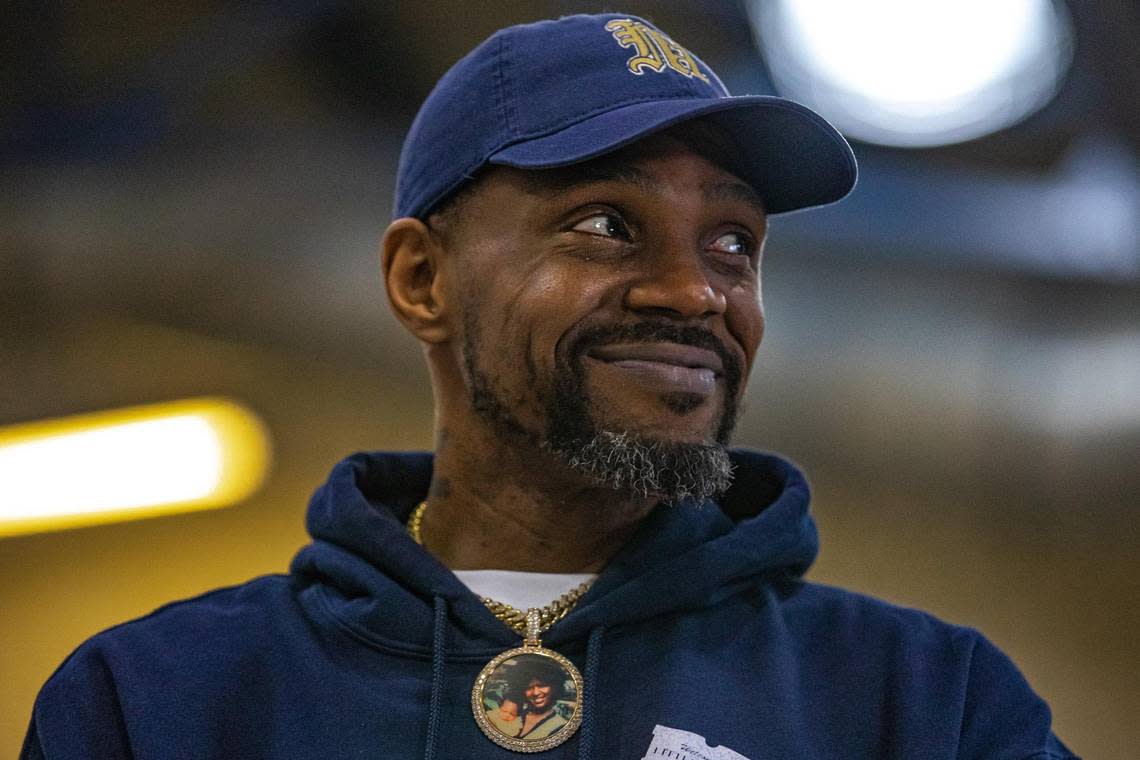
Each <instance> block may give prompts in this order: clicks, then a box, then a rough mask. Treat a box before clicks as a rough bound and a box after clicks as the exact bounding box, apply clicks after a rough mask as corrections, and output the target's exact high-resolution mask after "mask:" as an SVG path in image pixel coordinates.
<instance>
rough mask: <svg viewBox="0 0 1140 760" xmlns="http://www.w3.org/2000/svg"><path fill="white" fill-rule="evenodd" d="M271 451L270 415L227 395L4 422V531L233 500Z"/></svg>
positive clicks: (256, 478)
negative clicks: (265, 420)
mask: <svg viewBox="0 0 1140 760" xmlns="http://www.w3.org/2000/svg"><path fill="white" fill-rule="evenodd" d="M269 458H270V453H269V438H268V435H267V433H266V429H265V426H264V425H263V424H262V423H261V421H260V420H259V419H258V418H257V417H256V416H255V415H254V414H253V413H252V412H251V411H249V410H248V409H246V408H245V407H243V406H241V405H239V404H236V403H234V402H232V401H228V400H225V399H218V398H201V399H191V400H187V401H175V402H171V403H165V404H152V405H148V406H138V407H131V408H129V409H117V410H114V411H108V412H98V413H95V414H84V415H78V416H75V417H65V418H61V419H55V420H45V421H42V422H31V423H27V424H23V425H14V426H11V427H7V428H0V536H5V535H15V534H17V533H37V532H40V531H47V530H59V529H61V528H73V527H77V526H80V525H92V524H96V523H105V522H114V521H118V520H133V519H136V518H140V517H153V516H155V515H164V514H172V513H176V512H190V511H194V510H199V509H211V508H216V507H225V506H229V505H231V504H235V503H237V502H239V501H241V500H242V499H245V498H246V497H248V496H249V495H250V494H252V493H253V492H254V491H255V490H257V488H258V487H259V486H260V485H261V483H262V482H263V481H264V479H265V475H266V472H267V470H268V469H269Z"/></svg>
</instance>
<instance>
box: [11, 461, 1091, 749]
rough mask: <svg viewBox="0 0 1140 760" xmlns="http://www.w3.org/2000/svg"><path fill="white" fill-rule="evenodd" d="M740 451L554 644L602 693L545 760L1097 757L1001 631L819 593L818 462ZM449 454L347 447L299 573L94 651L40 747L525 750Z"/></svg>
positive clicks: (623, 563)
mask: <svg viewBox="0 0 1140 760" xmlns="http://www.w3.org/2000/svg"><path fill="white" fill-rule="evenodd" d="M733 458H734V461H735V464H736V465H737V470H736V473H737V474H736V481H735V483H734V485H733V486H732V488H731V490H730V491H729V492H728V493H727V494H726V495H725V497H724V498H722V499H721V502H720V504H719V505H716V504H711V503H710V504H707V505H705V506H703V507H699V508H698V507H672V508H669V507H658V508H657V509H656V510H655V511H653V512H652V513H651V514H650V516H649V517H648V518H647V519H646V521H645V522H644V524H643V525H642V526H641V528H640V529H639V532H638V533H637V535H636V536H635V537H634V539H633V540H632V541H631V542H630V543H629V545H628V546H626V547H625V548H624V549H623V550H622V551H621V552H620V553H619V554H618V555H617V556H616V557H614V558H613V560H612V561H611V562H610V563H609V565H608V566H607V567H606V569H605V571H604V572H603V573H602V574H601V576H600V577H599V578H598V580H597V582H596V583H595V584H594V586H593V587H592V588H591V589H590V591H589V592H588V593H587V594H586V595H585V596H584V597H583V598H582V600H581V602H580V603H579V604H578V606H577V607H576V608H575V609H574V610H573V611H572V612H571V613H570V614H569V615H568V616H567V617H566V618H565V619H563V620H562V621H560V622H558V623H556V624H555V625H554V626H553V627H552V628H550V630H549V631H547V632H546V634H544V636H543V643H544V645H546V646H547V647H549V648H551V649H554V650H556V651H558V652H561V653H562V654H564V655H565V656H567V657H569V658H570V659H571V660H572V661H573V662H574V663H575V664H576V665H577V666H578V668H579V670H581V671H582V673H583V675H584V677H585V684H586V685H585V690H584V695H583V699H584V706H583V714H584V716H583V720H582V725H581V727H580V729H579V730H578V732H577V733H576V734H575V735H574V736H573V737H572V738H571V739H570V740H568V741H567V742H566V743H564V744H562V745H561V746H559V747H557V748H555V749H552V750H548V751H547V752H545V753H541V755H542V756H545V757H552V758H579V759H580V758H593V760H640V758H643V757H644V758H653V760H656V758H658V757H661V758H685V760H690V759H691V760H702V758H708V759H709V760H715V759H716V758H720V757H730V758H733V759H734V760H736V758H739V757H743V758H747V760H769V759H774V758H780V759H781V760H783V759H786V758H924V759H940V758H946V759H947V760H950V759H951V758H959V759H960V760H967V759H970V758H987V759H989V760H999V759H1000V760H1029V759H1030V758H1032V759H1033V760H1050V759H1052V758H1070V757H1073V755H1072V754H1071V753H1070V752H1069V751H1068V750H1066V749H1065V747H1064V746H1063V745H1062V744H1061V743H1060V742H1059V741H1058V740H1057V738H1056V737H1055V736H1053V734H1052V733H1051V730H1050V715H1049V709H1048V707H1047V706H1046V705H1045V703H1044V702H1043V701H1042V700H1041V699H1040V698H1038V697H1037V696H1036V695H1035V694H1034V693H1033V691H1032V690H1031V689H1030V688H1029V686H1028V685H1027V684H1026V682H1025V679H1024V678H1022V676H1021V674H1020V673H1018V671H1017V668H1016V667H1015V666H1014V665H1013V664H1012V663H1011V662H1010V661H1009V659H1008V658H1006V657H1005V656H1004V655H1003V654H1002V653H1001V652H1000V651H998V650H997V649H996V648H995V647H994V646H993V645H992V644H990V643H989V642H988V641H986V640H985V639H984V638H983V637H982V636H980V635H979V634H978V633H977V632H975V631H973V630H969V629H965V628H959V627H955V626H952V625H948V624H946V623H942V622H940V621H938V620H936V619H935V618H933V617H931V616H929V615H927V614H924V613H922V612H917V611H914V610H909V609H903V608H900V607H895V606H892V605H889V604H885V603H883V602H880V601H876V600H874V599H870V598H868V597H864V596H860V595H857V594H853V593H850V592H847V591H842V590H839V589H835V588H830V587H826V586H821V585H817V584H812V583H808V582H805V581H804V580H803V579H802V577H801V576H802V574H803V572H804V571H805V570H806V569H807V567H808V566H809V565H810V564H811V562H812V560H813V559H814V557H815V554H816V550H817V538H816V530H815V525H814V523H813V522H812V519H811V517H810V516H809V514H808V488H807V484H806V483H805V481H804V479H803V477H802V475H801V474H800V473H799V472H798V471H797V470H796V469H795V468H794V467H793V466H792V465H790V464H788V463H787V462H785V461H783V460H781V459H779V458H777V457H774V456H771V455H765V454H757V453H752V452H743V451H735V452H733ZM431 467H432V461H431V457H430V455H427V454H358V455H355V456H352V457H349V458H348V459H346V460H345V461H343V462H341V463H340V464H338V465H337V466H336V468H335V469H334V470H333V471H332V474H331V476H330V478H329V480H328V482H327V483H326V484H325V485H324V486H323V487H322V488H321V489H320V490H318V491H317V493H316V495H315V496H314V497H313V500H312V503H311V505H310V507H309V512H308V520H307V522H308V528H309V532H310V533H311V534H312V537H313V541H312V543H311V544H310V545H308V546H306V547H305V548H303V549H302V550H301V551H300V552H299V553H298V555H297V557H296V558H295V559H294V561H293V563H292V567H291V568H290V572H289V574H288V575H274V576H268V577H263V578H258V579H255V580H253V581H250V582H249V583H246V584H244V585H241V586H236V587H233V588H227V589H222V590H219V591H214V592H211V593H208V594H205V595H203V596H200V597H198V598H196V599H191V600H189V601H184V602H177V603H175V604H171V605H167V606H165V607H162V608H161V609H159V610H157V611H156V612H154V613H152V614H150V615H148V616H146V617H144V618H142V619H139V620H136V621H133V622H130V623H126V624H124V625H121V626H118V627H116V628H112V629H111V630H108V631H106V632H104V633H101V634H99V635H97V636H95V637H94V638H92V639H91V640H89V641H88V642H86V643H85V644H83V645H82V646H81V647H80V648H79V649H78V650H77V651H76V652H75V653H74V654H72V655H71V656H70V657H69V658H68V659H67V660H66V661H65V662H64V664H63V665H62V666H61V667H60V668H59V670H58V671H57V672H56V673H55V674H54V675H53V676H52V677H51V679H50V680H49V681H48V682H47V684H46V685H45V686H44V688H43V690H42V691H41V692H40V695H39V697H38V699H37V701H36V705H35V709H34V713H33V717H32V723H31V727H30V729H29V732H28V736H27V740H26V742H25V746H24V751H23V754H22V757H24V758H49V759H50V760H64V759H66V760H81V759H82V758H116V759H117V758H135V759H136V760H175V759H177V758H194V759H195V760H202V759H205V758H227V759H230V758H241V759H246V758H249V759H251V760H252V759H255V758H305V759H306V760H308V759H311V758H427V760H432V759H433V758H438V759H439V760H460V759H464V760H465V759H476V758H478V759H480V760H505V759H506V758H517V757H518V754H517V753H514V752H511V751H509V750H506V749H502V748H500V747H498V746H497V745H495V744H493V743H492V742H491V741H490V740H488V739H487V738H486V737H485V736H484V735H483V734H482V733H481V732H480V730H479V728H478V726H477V725H476V723H475V721H474V719H473V718H472V714H471V698H470V694H471V687H472V683H473V682H474V680H475V677H476V675H477V674H478V672H479V670H480V669H481V668H482V667H483V665H484V664H486V663H487V661H488V660H490V659H491V658H492V657H494V656H495V655H497V654H499V653H500V652H502V651H504V650H505V649H508V648H511V647H514V646H518V644H519V637H518V636H517V635H516V634H514V633H513V632H511V631H510V630H508V629H507V628H506V627H505V626H504V625H503V624H502V623H500V622H499V621H498V620H496V619H495V618H494V616H492V615H491V613H490V612H489V611H488V610H487V609H486V608H485V607H484V606H483V605H482V604H481V603H480V601H479V600H478V599H477V598H476V597H475V595H474V594H472V593H471V592H470V591H469V590H468V589H467V588H466V587H465V586H464V585H463V584H462V583H461V582H460V581H459V580H458V579H457V578H456V577H455V575H454V574H452V573H451V572H450V571H449V570H448V569H447V568H446V567H444V566H443V565H442V564H440V563H439V562H438V561H437V560H436V559H434V558H433V557H432V556H431V555H430V554H428V553H427V552H425V551H424V549H423V548H422V547H420V546H419V545H417V544H416V543H414V542H413V541H412V540H411V539H410V538H409V537H408V535H407V533H406V531H405V528H404V521H405V520H406V519H407V517H408V515H409V514H410V513H411V511H412V509H413V508H414V507H415V505H416V504H417V503H418V502H419V501H420V500H421V499H422V498H423V497H424V494H425V493H426V491H427V487H428V483H429V480H430V477H431ZM669 729H673V730H674V731H673V732H670V731H669ZM655 731H656V733H655ZM678 732H685V733H683V734H681V733H678ZM669 733H673V734H674V738H673V740H672V741H673V744H670V743H669V742H668V741H664V740H663V739H662V737H665V735H666V734H669ZM676 736H681V737H682V738H683V739H684V741H681V740H678V739H676ZM655 741H656V742H657V743H656V744H655V743H654V742H655ZM678 741H680V744H682V745H684V747H687V749H683V748H681V747H680V745H678V744H677V742H678ZM651 745H652V746H653V747H654V748H653V749H652V750H651V749H650V748H651ZM718 745H720V746H721V747H723V748H724V749H722V750H716V749H708V748H709V747H711V748H715V747H717V746H718ZM670 747H672V749H670ZM727 750H731V753H735V754H731V753H729V752H728V751H727ZM685 753H688V754H685Z"/></svg>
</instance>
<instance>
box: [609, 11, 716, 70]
mask: <svg viewBox="0 0 1140 760" xmlns="http://www.w3.org/2000/svg"><path fill="white" fill-rule="evenodd" d="M606 31H609V32H612V33H613V35H614V39H615V40H617V43H618V44H619V45H621V46H622V47H626V48H633V49H634V50H635V51H636V52H637V54H636V55H635V56H633V57H632V58H630V59H629V61H627V62H626V65H627V66H629V70H630V71H632V72H633V73H634V74H637V75H639V76H640V75H641V74H642V72H643V70H644V69H650V70H651V71H656V72H661V71H664V70H665V68H666V67H668V68H670V69H672V70H673V71H676V72H677V73H678V74H683V75H684V76H687V77H696V78H697V79H700V80H701V81H704V82H707V81H709V79H708V77H706V76H705V75H704V74H703V73H702V72H701V69H700V67H699V66H698V65H697V59H696V58H694V57H693V54H692V53H690V52H689V51H688V50H686V49H685V48H683V47H681V46H680V45H678V44H677V43H676V42H675V41H673V39H672V38H671V37H669V35H667V34H665V33H664V32H662V31H659V30H657V29H654V28H652V27H649V26H646V25H645V24H643V23H641V22H640V21H634V20H633V19H628V18H623V19H615V20H613V21H611V22H609V23H608V24H606Z"/></svg>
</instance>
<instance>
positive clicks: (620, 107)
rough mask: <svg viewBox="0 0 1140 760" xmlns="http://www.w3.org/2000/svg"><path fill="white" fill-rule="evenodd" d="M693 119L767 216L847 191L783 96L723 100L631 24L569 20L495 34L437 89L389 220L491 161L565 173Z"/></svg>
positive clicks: (843, 149) (705, 70)
mask: <svg viewBox="0 0 1140 760" xmlns="http://www.w3.org/2000/svg"><path fill="white" fill-rule="evenodd" d="M696 118H700V119H702V120H704V121H711V122H713V123H714V124H716V125H718V126H719V127H720V129H721V130H722V131H723V132H724V133H725V134H726V135H727V136H728V138H729V139H730V140H731V141H732V143H733V144H734V146H735V148H736V150H735V151H734V153H735V159H734V165H732V166H730V167H727V168H729V169H731V170H733V172H734V173H735V174H737V175H738V176H739V177H740V178H741V179H743V180H744V181H746V182H748V183H749V184H750V185H752V186H753V188H755V190H756V191H757V192H758V193H759V194H760V197H761V198H762V199H763V201H764V204H765V207H766V208H767V210H768V212H769V213H772V214H777V213H780V212H783V211H792V210H795V209H801V208H807V207H809V206H820V205H823V204H826V203H832V202H834V201H837V200H839V199H840V198H842V197H844V196H845V195H847V193H849V192H850V191H851V188H853V187H854V186H855V179H856V166H855V156H854V154H852V152H851V147H850V146H849V145H848V144H847V141H846V140H844V139H843V136H842V135H840V134H839V132H838V131H836V129H835V128H834V127H832V126H831V125H830V124H828V123H827V121H826V120H825V119H824V118H823V117H822V116H820V115H819V114H817V113H815V112H814V111H812V110H810V109H809V108H806V107H805V106H802V105H800V104H799V103H795V102H793V101H790V100H786V99H784V98H778V97H772V96H766V95H751V96H733V95H730V94H729V93H728V91H727V90H726V89H725V87H724V85H723V84H722V83H721V81H720V79H718V78H717V76H716V74H714V73H713V71H712V69H710V68H709V67H708V65H707V64H705V62H704V61H702V60H701V59H700V58H698V57H697V56H696V55H694V54H693V53H691V52H689V51H688V50H687V49H685V48H684V47H682V46H681V45H680V44H678V43H677V42H675V41H674V40H673V39H672V38H671V37H669V36H668V35H666V34H665V33H664V32H662V31H661V30H660V29H658V28H657V27H655V26H653V25H652V24H650V23H649V22H647V21H645V20H643V19H640V18H638V17H636V16H630V15H625V14H616V13H607V14H602V15H596V16H595V15H589V16H588V15H578V16H567V17H565V18H561V19H558V20H557V21H539V22H537V23H533V24H523V25H520V26H512V27H508V28H507V29H502V30H500V31H498V32H496V33H495V34H494V35H492V36H491V37H490V38H489V39H487V40H486V41H485V42H483V43H482V44H481V45H479V46H478V47H477V48H475V49H474V50H472V51H471V52H470V53H468V54H467V55H466V56H464V57H463V58H462V59H460V60H459V62H458V63H456V64H455V65H454V66H452V68H451V69H450V70H449V71H448V72H447V73H446V74H444V75H443V78H442V79H440V80H439V82H438V83H437V84H436V86H435V88H434V89H433V90H432V92H431V94H429V95H428V97H427V100H425V101H424V104H423V106H421V107H420V111H419V113H418V114H417V115H416V118H415V121H414V122H413V123H412V127H411V130H410V131H409V132H408V136H407V138H406V140H405V141H404V148H403V151H402V152H401V154H400V165H399V170H398V172H397V176H396V201H395V214H396V216H397V217H404V216H411V217H417V218H420V219H425V218H427V216H428V215H429V214H430V213H431V212H432V211H433V210H434V209H436V208H437V207H438V206H439V204H440V203H441V202H443V201H444V200H446V199H447V198H448V197H450V196H451V195H452V194H453V193H455V192H456V191H457V190H459V189H460V188H461V187H462V186H463V185H465V184H467V183H468V182H470V181H471V180H472V179H474V177H475V175H476V173H477V172H478V171H479V170H480V169H482V168H483V167H484V166H487V165H501V166H514V167H518V168H522V169H548V168H553V167H558V166H567V165H570V164H576V163H579V162H581V161H587V160H589V159H591V158H595V157H597V156H601V155H604V154H606V153H609V152H611V151H614V150H617V149H618V148H621V147H623V146H625V145H629V144H630V143H633V142H636V141H637V140H640V139H642V138H644V137H646V136H648V135H651V134H653V133H655V132H660V131H662V130H664V129H667V128H669V127H671V126H673V125H675V124H678V123H680V122H683V121H688V120H690V119H696Z"/></svg>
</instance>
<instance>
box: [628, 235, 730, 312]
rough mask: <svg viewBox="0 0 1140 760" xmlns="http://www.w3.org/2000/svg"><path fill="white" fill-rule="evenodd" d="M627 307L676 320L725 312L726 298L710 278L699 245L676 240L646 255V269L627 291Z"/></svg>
mask: <svg viewBox="0 0 1140 760" xmlns="http://www.w3.org/2000/svg"><path fill="white" fill-rule="evenodd" d="M626 306H627V307H628V308H630V309H632V310H634V311H639V312H651V313H656V314H659V315H662V316H668V317H673V318H675V319H695V318H701V317H709V316H715V315H717V314H723V313H724V311H725V307H726V299H725V296H724V293H722V292H721V291H719V290H718V289H717V288H715V287H714V286H713V283H712V282H711V281H710V278H709V273H708V270H707V269H706V263H705V261H704V257H703V256H702V254H701V251H700V250H699V248H697V247H696V246H694V245H683V244H678V243H677V242H676V241H674V242H672V243H670V244H667V245H665V246H663V247H662V248H659V249H658V251H657V252H656V253H655V254H650V255H647V256H646V258H645V267H644V271H642V272H640V273H639V274H638V277H637V279H636V280H635V281H634V282H633V284H632V285H631V286H630V287H629V289H628V291H627V292H626Z"/></svg>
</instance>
